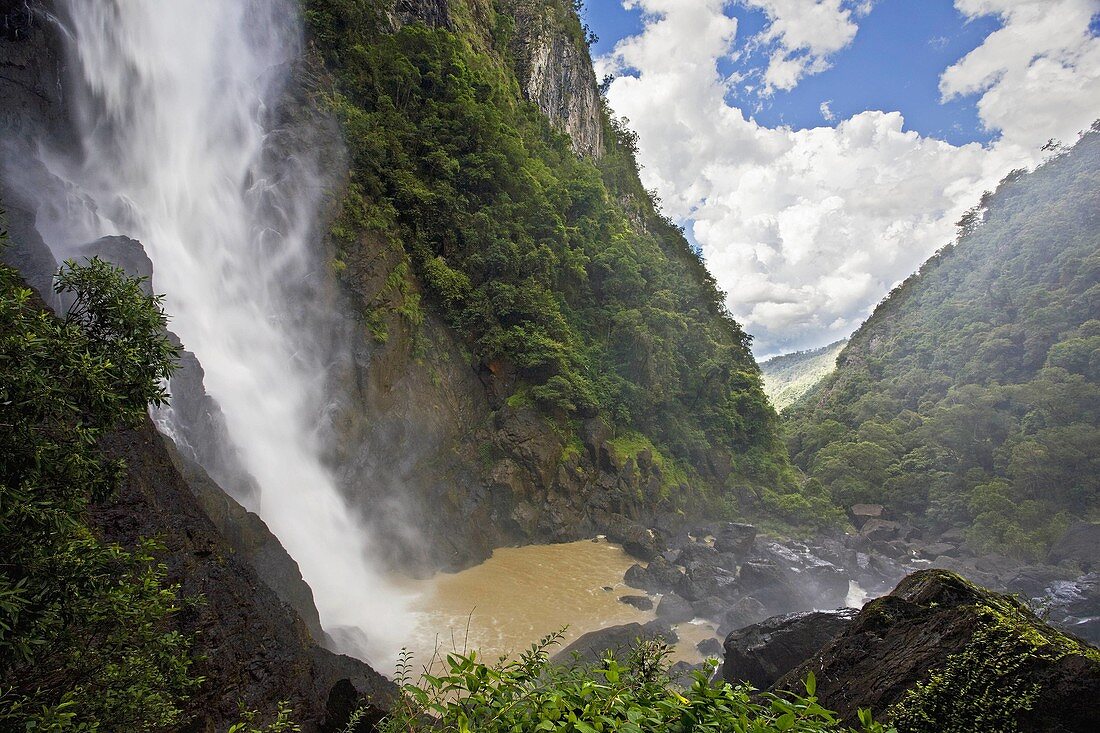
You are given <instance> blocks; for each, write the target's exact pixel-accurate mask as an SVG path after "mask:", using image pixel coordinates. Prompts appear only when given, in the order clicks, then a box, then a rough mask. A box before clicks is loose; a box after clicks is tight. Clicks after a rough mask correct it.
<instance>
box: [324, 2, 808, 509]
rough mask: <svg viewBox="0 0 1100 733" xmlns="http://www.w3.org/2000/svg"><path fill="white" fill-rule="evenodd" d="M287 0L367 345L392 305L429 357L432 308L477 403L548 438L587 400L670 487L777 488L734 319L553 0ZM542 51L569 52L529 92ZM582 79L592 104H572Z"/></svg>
mask: <svg viewBox="0 0 1100 733" xmlns="http://www.w3.org/2000/svg"><path fill="white" fill-rule="evenodd" d="M428 5H431V4H430V3H429V4H428ZM437 5H438V4H437ZM306 7H307V16H306V17H307V23H308V28H309V32H310V34H311V38H312V44H313V48H314V49H315V50H316V51H317V52H318V53H319V55H320V56H321V57H323V60H324V63H325V66H326V68H327V69H328V71H329V73H331V75H332V78H333V87H332V88H331V89H330V90H329V91H328V96H327V99H328V102H329V103H330V104H331V106H332V107H333V108H334V109H335V110H336V111H337V112H338V114H339V116H340V118H341V120H342V122H343V125H344V129H345V133H346V137H347V142H348V146H349V149H350V155H351V177H350V185H349V186H348V189H347V192H346V195H345V196H344V197H343V200H342V203H341V212H342V213H341V214H340V215H339V217H338V219H337V221H336V224H335V226H334V228H333V238H334V240H335V244H336V252H335V262H334V266H335V267H336V269H337V270H338V271H339V272H340V273H341V275H342V277H343V280H344V282H345V284H346V285H347V286H348V287H349V289H350V290H352V291H354V292H356V293H357V294H358V295H359V297H360V302H361V307H362V312H361V320H362V322H363V323H364V325H365V327H366V328H367V329H368V330H369V331H370V333H371V337H372V339H373V340H374V342H375V343H379V344H381V343H385V342H386V341H387V339H389V338H390V337H391V335H392V333H391V332H392V331H393V330H394V325H393V324H394V318H393V316H394V314H397V315H399V316H400V319H399V322H398V326H399V327H400V328H402V329H404V330H407V331H410V332H411V333H412V339H413V341H414V344H415V347H414V348H415V350H416V351H417V354H416V360H417V361H418V362H419V363H421V364H423V363H427V364H429V365H430V364H432V363H433V359H435V358H436V356H437V354H435V353H432V352H433V346H432V344H431V343H429V342H428V341H425V339H424V334H425V333H426V326H425V324H426V323H427V322H428V321H431V320H432V318H433V317H438V318H440V319H441V320H442V321H443V322H445V323H446V324H447V326H449V328H450V329H451V331H452V333H454V334H455V335H456V336H457V338H458V341H459V343H460V344H461V346H462V348H463V350H464V351H465V352H466V353H465V355H464V358H465V359H466V360H467V364H468V366H473V367H474V369H475V370H477V371H478V372H479V373H480V375H481V379H482V381H483V382H484V383H485V384H486V385H487V387H488V394H489V397H490V403H491V405H492V407H493V408H494V409H496V410H501V409H505V408H506V409H508V410H513V411H515V410H522V409H524V408H525V407H528V406H530V407H534V408H536V409H537V411H538V412H539V413H541V415H542V416H543V418H544V421H545V424H546V425H548V426H552V427H551V429H552V430H553V431H555V432H556V434H558V435H559V436H560V440H561V443H562V454H563V455H565V456H568V455H569V454H577V453H579V452H583V451H584V448H583V446H582V445H581V440H580V438H579V437H578V436H579V434H580V433H581V426H582V421H584V420H585V419H590V418H593V417H595V416H598V417H599V419H600V420H601V421H602V423H603V424H605V425H606V426H607V427H608V428H609V429H610V431H611V434H612V435H613V436H614V440H615V441H617V442H616V443H614V447H613V450H612V452H618V453H620V454H621V455H620V456H619V457H618V458H617V459H615V460H619V461H622V460H626V459H631V460H633V459H634V458H635V457H636V456H637V455H638V454H639V453H640V452H642V451H648V452H649V454H650V455H651V456H652V457H653V458H652V461H653V462H654V463H655V464H657V465H659V466H660V467H661V468H662V477H661V483H662V489H661V492H662V497H663V498H664V499H666V500H667V499H671V500H672V501H673V502H674V503H681V504H682V503H683V501H684V500H686V498H687V497H686V492H685V491H684V489H689V491H690V493H692V494H696V493H698V492H702V494H706V495H707V496H708V498H709V499H712V500H713V499H717V500H718V501H719V502H722V501H724V499H722V494H724V493H725V492H726V490H727V489H728V488H729V487H730V486H733V485H746V484H748V485H753V486H756V487H759V488H758V490H757V492H756V493H757V494H758V495H763V496H765V498H767V499H770V500H771V502H772V504H773V505H776V506H777V504H776V502H777V499H778V497H777V496H776V495H775V494H774V493H772V490H773V489H777V488H778V489H780V490H781V491H785V492H788V494H790V492H793V490H794V488H795V480H794V477H793V474H792V472H791V470H790V467H789V464H788V460H787V457H786V455H785V451H784V449H783V446H782V443H781V441H780V439H779V438H778V437H777V435H778V432H777V419H776V417H775V413H774V411H773V409H772V407H771V406H770V405H769V404H768V401H767V399H766V398H765V396H764V393H763V391H762V388H761V378H760V372H759V369H758V367H757V366H756V363H755V362H754V360H753V357H752V355H751V353H750V351H749V349H748V346H749V342H750V337H748V336H747V335H746V334H745V333H744V332H743V331H742V329H741V328H740V326H739V325H738V324H737V323H736V322H734V320H733V319H732V318H731V317H730V316H729V314H728V313H727V312H726V310H725V306H724V295H723V293H722V292H721V291H720V290H719V289H718V288H717V286H716V284H715V282H714V280H713V278H712V277H711V276H710V274H709V273H708V272H707V270H706V268H705V266H704V264H703V262H702V261H701V260H700V257H699V255H698V253H697V252H694V251H692V249H691V247H690V246H689V244H688V243H687V241H686V240H685V239H684V237H683V235H682V232H681V231H680V230H678V229H677V227H676V226H674V225H673V224H672V223H671V222H670V221H668V220H667V219H665V218H664V217H662V216H661V215H660V213H659V212H658V211H657V210H656V209H655V207H654V204H653V201H652V198H651V196H650V195H649V194H648V193H647V192H646V191H645V190H644V189H643V188H642V186H641V184H640V182H639V180H638V176H637V166H636V163H635V157H634V154H635V140H634V138H633V135H632V133H630V132H629V131H628V130H627V129H626V128H625V127H624V126H623V125H622V124H620V123H619V122H617V121H615V120H613V119H612V118H611V117H610V116H609V115H608V113H607V110H606V108H605V107H604V105H603V103H602V100H601V99H600V98H599V96H598V92H597V91H596V85H595V78H594V75H593V73H592V71H591V66H590V61H589V56H588V48H587V41H586V30H585V29H584V28H583V27H582V26H581V23H580V21H579V20H578V17H577V14H576V11H575V8H574V7H573V5H572V4H571V3H567V2H563V1H562V0H497V1H496V2H484V1H482V0H456V1H455V2H450V3H448V4H446V6H443V5H438V8H445V12H444V11H443V10H439V12H434V11H433V12H432V13H428V12H426V11H425V9H424V8H420V10H419V14H420V18H424V17H428V18H429V19H430V20H432V21H433V22H432V23H429V24H425V23H423V22H410V23H402V22H401V18H400V17H399V16H395V15H394V14H393V13H391V12H387V11H386V7H388V4H387V3H382V2H375V1H374V0H310V1H309V2H307V3H306ZM433 7H435V6H433ZM438 8H436V9H437V10H438ZM420 18H418V19H417V20H419V19H420ZM540 64H541V65H540ZM547 64H551V65H552V64H572V66H571V67H563V68H565V70H564V71H562V72H561V74H560V76H561V77H562V78H558V77H554V78H549V79H548V80H547V79H542V81H544V82H546V83H547V84H549V86H546V85H544V86H543V87H541V88H540V89H539V90H537V91H535V92H532V84H534V83H537V82H539V79H540V78H541V77H538V74H540V73H542V74H543V75H544V76H545V77H550V73H548V72H546V68H545V65H547ZM557 68H558V67H556V66H555V67H554V69H557ZM532 80H534V81H532ZM536 95H539V96H540V98H541V97H547V98H551V102H549V103H544V104H542V105H541V106H540V104H537V103H536V102H538V101H540V100H536V99H534V96H536ZM586 95H590V98H591V99H593V100H595V103H594V106H593V109H591V110H588V111H586V108H584V107H583V106H582V107H581V108H580V110H579V111H578V110H577V109H574V107H576V106H577V105H578V104H579V103H583V102H584V101H585V100H586V99H587V98H589V96H586ZM554 100H556V102H555V101H554ZM578 100H579V102H578ZM555 104H556V106H554V105H555ZM559 112H560V113H561V115H562V117H563V118H564V119H565V121H564V122H562V121H561V120H555V119H554V117H555V115H557V114H558V113H559ZM567 132H572V133H573V137H572V138H570V136H569V135H568V134H566V133H567ZM380 259H386V260H388V261H389V262H390V263H391V265H390V266H389V267H390V269H389V272H388V275H387V277H386V280H385V284H384V286H383V287H381V288H375V289H371V288H370V287H369V286H367V285H366V284H365V283H366V280H367V276H366V275H365V274H364V273H368V272H369V271H370V269H371V264H370V263H372V262H377V261H379V260H380ZM392 263H396V264H392ZM505 452H506V451H505ZM492 460H493V457H492V456H488V458H487V462H490V463H491V461H492ZM765 488H766V491H765ZM790 501H791V500H788V504H789V506H787V508H788V509H790V508H791V507H794V509H798V507H797V506H794V504H798V503H799V502H797V501H795V502H794V504H790Z"/></svg>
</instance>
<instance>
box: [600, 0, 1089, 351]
mask: <svg viewBox="0 0 1100 733" xmlns="http://www.w3.org/2000/svg"><path fill="white" fill-rule="evenodd" d="M751 1H752V2H753V3H755V4H757V5H762V4H763V3H764V2H765V0H751ZM769 1H770V0H769ZM630 2H631V4H632V5H633V6H635V7H639V8H640V9H642V10H643V11H644V13H645V19H646V20H645V25H644V29H643V31H642V33H640V34H639V35H637V36H634V37H630V38H627V39H624V40H623V41H621V42H620V43H619V44H618V45H617V46H616V47H615V49H614V51H613V52H612V53H610V54H609V55H608V56H606V57H604V58H602V59H600V60H599V65H600V67H601V72H610V73H617V74H621V75H620V76H618V78H616V79H615V81H614V82H613V83H612V85H611V87H610V90H609V93H608V96H609V100H610V103H611V106H612V107H613V108H614V109H615V110H616V112H617V113H618V114H620V115H624V116H626V117H627V118H629V119H630V120H631V126H632V127H633V128H634V129H635V130H636V131H637V132H638V133H639V138H640V154H639V158H640V162H641V163H642V165H643V169H642V178H643V182H644V183H645V185H646V186H647V187H648V188H656V189H657V191H658V193H659V194H660V196H661V197H662V199H663V201H664V207H665V211H666V213H668V214H669V215H671V216H673V217H675V218H677V219H679V220H681V221H683V222H685V224H686V225H687V226H689V227H690V229H691V231H692V234H693V235H694V237H695V239H696V241H698V242H699V244H700V245H702V247H703V251H704V253H705V255H706V258H707V262H708V265H709V267H710V268H711V270H712V272H713V273H714V275H715V277H716V278H717V280H718V282H719V284H720V285H721V286H722V287H723V288H724V289H725V290H726V291H727V293H728V305H729V307H730V310H731V312H732V313H733V314H734V315H735V316H736V317H737V318H738V320H740V321H741V322H742V323H743V324H744V325H745V326H746V328H747V330H748V331H749V332H750V333H752V334H754V336H755V339H756V340H755V346H754V350H755V352H756V354H757V356H759V357H764V356H767V355H770V354H773V353H779V352H782V351H788V350H794V349H799V348H806V347H810V346H817V345H820V344H824V343H828V342H830V341H832V340H835V339H836V338H838V337H840V336H844V335H846V334H847V333H849V332H850V331H851V330H853V329H854V328H855V327H857V326H858V325H859V323H860V322H861V321H862V320H863V319H864V318H865V317H866V316H867V315H868V314H869V313H870V310H871V309H872V308H873V307H874V305H875V304H876V303H877V302H878V301H879V300H880V299H881V298H882V297H883V296H884V295H885V294H886V293H887V292H888V291H889V290H890V289H891V288H892V287H893V286H894V285H895V284H897V283H898V282H900V281H901V280H902V279H904V278H905V277H906V276H908V275H909V274H910V273H911V272H912V271H913V270H915V269H916V267H918V266H919V264H920V263H921V262H922V261H923V260H924V259H926V258H927V257H928V256H929V255H930V254H932V252H934V251H935V250H936V249H938V248H939V247H941V246H943V245H944V244H946V243H947V242H949V241H950V240H951V238H952V236H953V234H954V222H956V221H957V220H958V218H959V216H960V215H961V214H962V212H963V211H965V210H966V209H967V208H969V207H971V206H973V205H974V204H975V203H976V202H977V199H978V197H979V196H980V195H981V193H982V191H983V190H986V189H990V188H992V187H993V186H995V185H996V182H997V181H998V180H999V179H1000V178H1002V177H1003V176H1004V174H1005V173H1007V172H1008V171H1009V170H1011V169H1013V168H1017V167H1021V166H1025V165H1032V164H1034V163H1035V162H1037V161H1038V160H1039V156H1040V155H1041V152H1040V151H1039V147H1040V146H1041V145H1042V143H1043V142H1045V141H1046V140H1047V139H1048V138H1049V137H1058V138H1061V139H1063V140H1065V141H1067V142H1072V140H1073V139H1074V135H1075V133H1076V132H1077V131H1078V130H1082V129H1086V128H1087V127H1088V126H1089V125H1090V124H1091V122H1092V119H1093V118H1094V117H1096V116H1100V93H1098V91H1097V90H1096V88H1095V83H1096V79H1095V77H1096V74H1097V72H1098V70H1100V60H1096V59H1095V56H1094V55H1095V54H1096V50H1095V44H1096V39H1094V38H1092V37H1091V36H1090V35H1089V33H1088V30H1087V27H1088V22H1089V17H1090V15H1089V13H1088V12H1087V11H1088V9H1089V7H1094V6H1095V5H1096V4H1097V3H1096V2H1089V0H1035V2H1028V0H957V4H958V7H959V10H960V12H962V13H964V14H965V15H966V16H967V17H978V16H979V15H984V14H990V13H995V14H997V15H999V16H1000V17H1001V18H1002V20H1003V24H1004V29H1003V30H1004V31H1010V32H1009V33H1008V34H1007V35H1004V36H997V33H1001V32H1002V31H998V32H996V33H994V34H991V35H990V36H989V38H987V39H986V41H985V43H983V44H982V45H981V46H979V47H978V48H976V49H975V50H974V51H973V52H971V54H969V55H968V56H966V57H965V58H963V59H961V60H960V61H959V62H958V63H957V64H955V65H954V66H952V67H951V68H950V69H947V70H945V72H944V74H943V79H942V83H941V92H942V94H943V95H944V97H945V98H953V97H955V96H959V95H976V98H977V101H978V109H979V113H980V115H981V119H982V120H983V122H984V124H986V125H987V126H989V127H990V129H992V130H996V131H998V132H999V133H1000V136H999V138H998V140H997V141H996V142H995V143H994V144H992V145H989V146H982V145H979V144H976V143H974V144H970V145H964V146H953V145H950V144H948V143H946V142H943V141H941V140H937V139H934V138H929V137H924V136H921V135H919V134H917V133H915V132H912V131H909V130H906V129H905V121H904V119H903V118H902V115H901V114H900V113H898V112H890V111H873V110H870V111H864V112H861V113H859V114H856V115H854V116H852V117H850V118H848V119H844V120H839V121H837V122H836V124H835V126H832V127H821V128H815V129H806V130H797V131H796V130H791V129H790V128H786V127H777V128H768V127H764V126H762V125H759V124H757V123H756V122H755V121H753V120H752V119H749V118H747V117H746V116H745V114H743V112H742V110H741V109H740V108H738V107H737V106H735V105H734V104H731V103H730V102H729V98H730V94H729V92H730V89H731V85H732V83H733V80H732V79H731V78H730V77H724V76H723V75H722V74H720V73H719V71H718V62H719V60H721V59H722V58H724V57H729V56H731V55H732V54H735V53H737V52H738V46H743V45H744V44H745V43H751V42H752V41H751V40H745V41H741V40H740V39H738V38H737V22H736V21H735V20H734V19H732V18H729V17H727V15H726V12H725V11H726V9H727V7H728V5H729V3H728V2H723V0H699V1H698V2H690V3H688V2H682V0H630ZM1051 2H1059V3H1060V4H1062V5H1064V8H1061V9H1062V10H1066V11H1072V15H1071V17H1072V18H1073V22H1069V21H1066V22H1064V23H1061V24H1060V25H1058V26H1057V29H1054V28H1048V26H1046V25H1042V26H1041V28H1036V27H1034V26H1035V24H1041V23H1046V22H1049V21H1046V20H1045V19H1044V18H1043V16H1044V15H1045V14H1044V13H1040V12H1037V11H1034V12H1033V10H1034V9H1033V8H1031V7H1030V6H1032V5H1034V6H1042V7H1046V8H1050V3H1051ZM770 4H771V5H772V6H773V9H774V8H778V7H779V6H780V5H783V7H784V8H786V10H790V11H791V12H792V13H794V12H795V11H796V10H797V8H798V7H801V8H809V7H810V5H809V4H808V3H798V2H794V3H787V4H783V3H779V2H770ZM814 5H815V6H826V5H827V6H828V7H829V8H832V9H834V10H837V11H838V12H840V11H843V10H845V8H844V6H843V4H841V3H815V4H814ZM854 7H855V6H851V8H850V9H849V15H848V16H847V17H848V21H849V22H850V21H851V14H852V13H853V12H855V10H854V9H853V8H854ZM781 15H782V12H781V11H777V12H776V15H774V16H773V15H771V14H769V17H772V18H779V17H780V16H781ZM793 17H794V16H793V15H791V16H787V21H786V25H785V26H784V27H783V29H781V30H779V31H776V30H765V31H764V33H768V34H770V37H772V38H774V39H780V38H783V39H787V40H785V41H783V42H784V43H787V44H790V46H791V47H792V48H793V47H797V46H796V44H799V43H801V42H802V39H803V38H808V37H809V35H808V34H809V33H810V32H809V31H808V30H807V31H805V33H807V35H806V36H803V35H799V34H800V33H803V31H802V30H791V29H792V28H793V29H800V28H811V27H812V24H809V23H808V22H807V21H805V18H802V19H799V20H797V21H795V20H792V19H791V18H793ZM1040 30H1041V32H1040ZM843 37H844V36H843V33H841V32H839V31H837V32H836V33H834V34H833V35H832V36H831V38H832V40H830V41H828V43H824V42H823V43H822V44H819V45H818V46H815V47H814V49H816V50H814V51H813V52H814V53H819V52H822V49H826V48H830V47H834V46H835V45H836V44H837V43H840V42H841V39H842V38H843ZM1002 39H1003V40H1002ZM849 42H850V41H849ZM829 44H832V45H829ZM811 50H813V49H811ZM825 53H827V52H825ZM807 68H809V67H807ZM1040 87H1041V88H1040ZM1070 99H1073V100H1074V101H1073V103H1072V104H1069V103H1068V101H1067V100H1070ZM1064 104H1068V106H1067V107H1062V106H1061V105H1064ZM1047 105H1051V106H1052V107H1053V109H1054V110H1055V114H1050V110H1048V109H1046V106H1047ZM821 111H822V115H823V116H826V117H827V115H826V113H828V114H832V112H831V110H829V109H828V106H827V105H823V107H822V110H821Z"/></svg>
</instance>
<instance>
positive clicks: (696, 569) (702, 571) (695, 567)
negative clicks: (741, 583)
mask: <svg viewBox="0 0 1100 733" xmlns="http://www.w3.org/2000/svg"><path fill="white" fill-rule="evenodd" d="M676 592H677V593H679V594H680V595H681V596H683V597H684V598H686V599H688V600H689V601H699V600H702V599H704V598H709V597H711V596H718V597H720V598H726V599H728V600H732V599H733V597H734V596H735V595H736V593H737V576H736V575H734V574H733V573H731V572H728V571H726V570H723V569H722V568H718V567H714V566H711V565H703V564H699V563H692V564H691V565H689V566H688V567H687V569H686V570H685V571H684V575H683V576H682V577H681V578H680V582H679V584H677V586H676Z"/></svg>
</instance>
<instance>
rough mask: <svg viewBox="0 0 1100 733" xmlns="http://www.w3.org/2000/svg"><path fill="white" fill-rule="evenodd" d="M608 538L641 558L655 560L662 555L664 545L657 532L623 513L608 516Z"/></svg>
mask: <svg viewBox="0 0 1100 733" xmlns="http://www.w3.org/2000/svg"><path fill="white" fill-rule="evenodd" d="M606 534H607V539H609V540H611V541H612V542H617V543H619V544H620V545H622V546H623V549H624V550H626V551H627V552H628V553H630V554H631V555H633V556H634V557H636V558H638V559H640V560H646V561H653V560H655V559H656V558H658V557H660V555H661V553H662V552H663V551H664V549H665V548H664V545H663V543H662V542H661V541H660V539H659V538H658V537H657V534H656V533H655V532H654V531H652V530H650V529H646V528H645V527H643V526H642V525H641V524H638V523H637V522H635V521H634V520H633V519H629V518H627V517H624V516H623V515H622V514H611V515H610V516H609V517H608V518H607V527H606Z"/></svg>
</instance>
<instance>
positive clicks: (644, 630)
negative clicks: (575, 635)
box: [550, 621, 676, 664]
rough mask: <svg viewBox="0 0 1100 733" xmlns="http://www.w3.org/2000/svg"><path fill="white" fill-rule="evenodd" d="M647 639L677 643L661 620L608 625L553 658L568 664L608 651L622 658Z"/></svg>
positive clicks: (595, 658)
mask: <svg viewBox="0 0 1100 733" xmlns="http://www.w3.org/2000/svg"><path fill="white" fill-rule="evenodd" d="M644 639H664V640H665V641H666V642H668V643H670V644H672V643H675V642H676V635H675V634H673V633H672V630H671V629H670V628H669V627H668V624H665V623H662V622H660V621H650V622H649V623H647V624H638V623H630V624H621V625H619V626H608V627H607V628H606V629H597V630H596V631H590V632H588V633H587V634H585V635H583V636H581V637H580V638H579V639H577V640H576V641H574V642H573V643H572V644H569V645H568V646H566V647H565V648H564V649H562V650H561V651H560V652H558V653H557V654H555V655H554V656H552V657H551V658H550V659H551V661H552V662H554V663H556V664H569V663H572V662H573V661H574V659H576V660H577V661H579V662H581V663H591V662H598V661H599V660H601V659H603V657H604V656H605V655H606V653H607V652H608V651H611V652H614V653H615V655H616V656H619V657H621V656H624V655H625V654H627V653H628V652H629V650H630V649H632V648H634V647H635V646H636V645H637V643H638V641H639V640H644Z"/></svg>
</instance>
